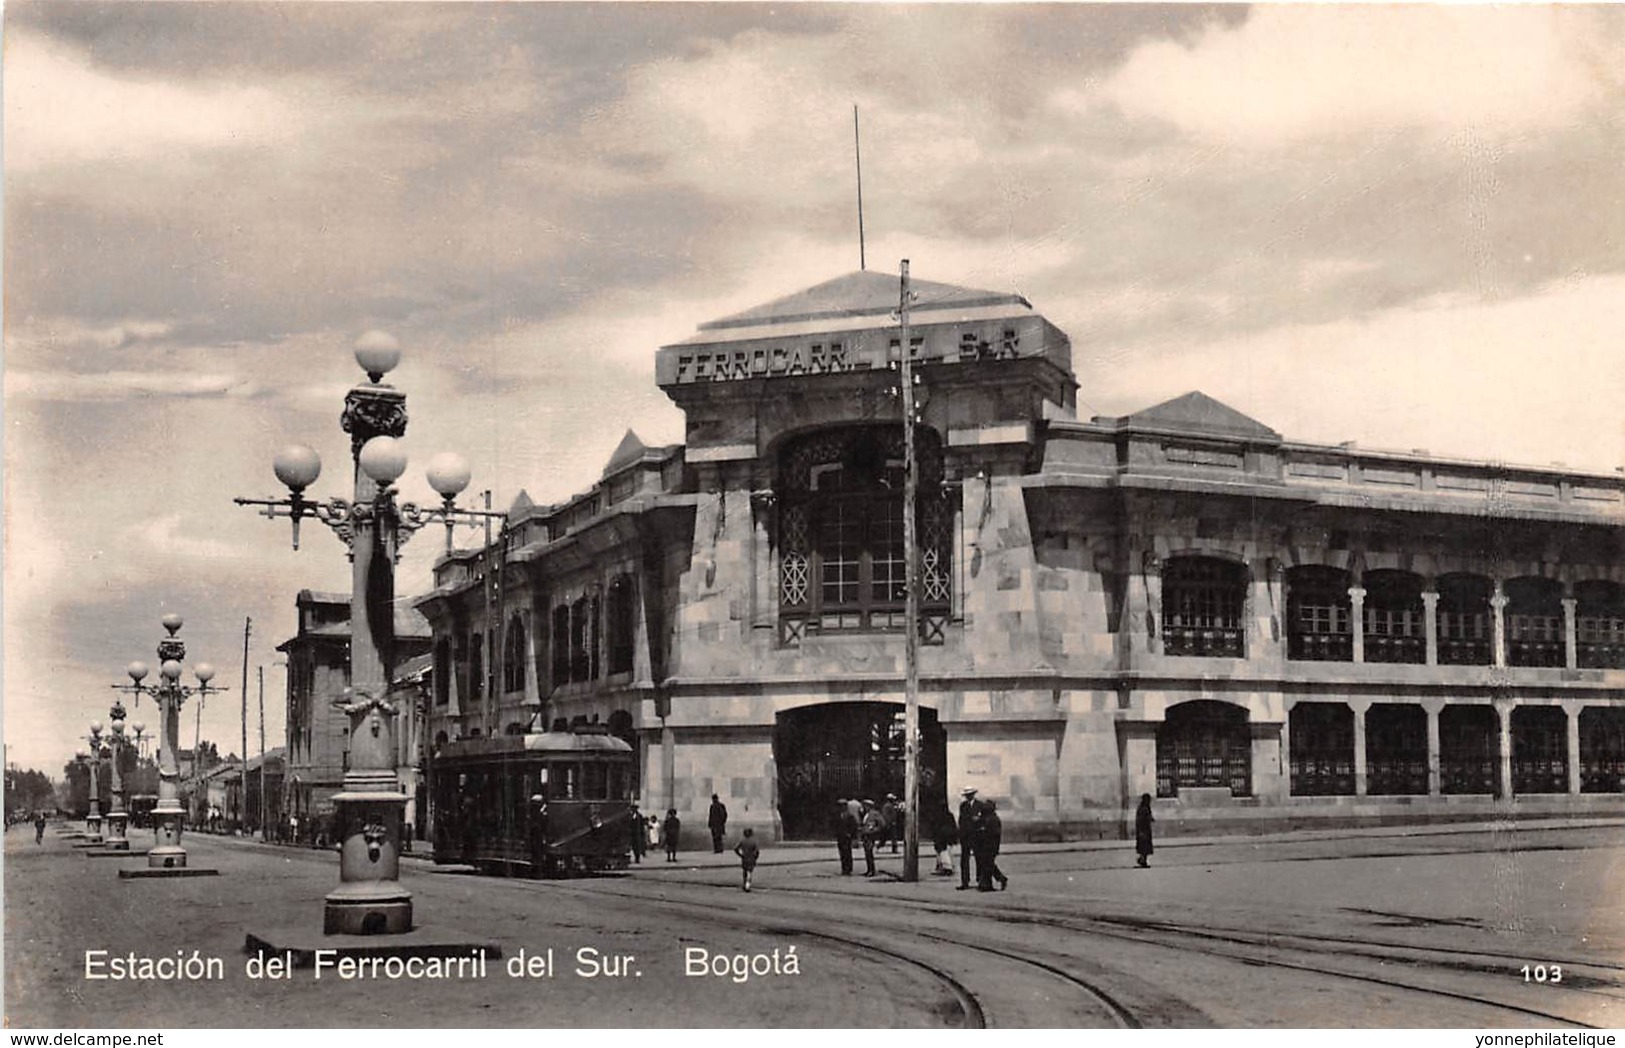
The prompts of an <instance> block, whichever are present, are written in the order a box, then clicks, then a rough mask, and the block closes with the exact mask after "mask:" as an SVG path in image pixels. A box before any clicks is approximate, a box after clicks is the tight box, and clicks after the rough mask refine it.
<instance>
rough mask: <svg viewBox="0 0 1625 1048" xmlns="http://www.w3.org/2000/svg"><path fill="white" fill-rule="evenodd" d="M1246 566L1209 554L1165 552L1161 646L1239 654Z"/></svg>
mask: <svg viewBox="0 0 1625 1048" xmlns="http://www.w3.org/2000/svg"><path fill="white" fill-rule="evenodd" d="M1246 590H1247V570H1246V569H1245V568H1244V567H1242V566H1241V565H1240V564H1235V563H1232V562H1230V561H1226V560H1219V559H1217V558H1214V557H1170V558H1169V559H1168V561H1167V562H1166V563H1165V564H1164V565H1163V569H1162V637H1163V651H1164V652H1165V653H1166V654H1169V655H1212V656H1228V657H1236V658H1239V657H1241V656H1243V655H1245V654H1246V645H1245V641H1244V637H1245V630H1244V629H1243V627H1242V613H1243V609H1244V608H1245V607H1246Z"/></svg>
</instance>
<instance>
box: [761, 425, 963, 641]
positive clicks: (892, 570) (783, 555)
mask: <svg viewBox="0 0 1625 1048" xmlns="http://www.w3.org/2000/svg"><path fill="white" fill-rule="evenodd" d="M915 438H916V439H915V451H916V458H917V461H918V463H919V488H918V491H919V494H918V503H917V512H918V517H917V525H918V526H917V529H916V541H917V542H918V544H919V548H920V632H921V639H922V640H924V641H925V642H926V643H940V642H941V641H942V638H943V631H944V628H945V625H946V621H947V617H948V614H949V612H950V609H951V605H952V601H953V576H952V566H953V543H952V520H953V509H952V504H951V502H950V494H949V492H948V491H947V490H945V489H944V487H943V484H942V449H941V445H940V443H939V442H938V440H937V437H936V434H935V433H934V432H933V431H931V430H929V429H926V428H924V427H920V428H918V429H917V430H916V431H915ZM775 493H776V494H777V495H778V506H779V527H778V535H779V621H780V636H781V639H782V640H783V641H784V642H785V643H787V644H796V643H799V642H800V640H801V639H802V638H804V637H805V636H806V635H807V634H810V633H832V632H851V631H857V632H861V631H883V630H900V629H902V628H903V627H904V618H905V606H906V601H907V596H908V594H907V590H906V587H905V572H906V559H905V558H906V550H905V549H904V545H903V432H902V429H901V428H900V427H897V426H857V427H847V428H843V429H838V430H826V431H822V432H819V433H815V434H812V435H810V436H807V437H803V438H801V439H799V440H797V441H795V442H793V443H791V444H790V445H789V446H788V447H787V448H786V449H785V451H784V453H783V454H782V456H781V458H780V461H779V477H778V483H777V486H776V489H775Z"/></svg>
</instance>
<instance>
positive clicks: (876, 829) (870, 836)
mask: <svg viewBox="0 0 1625 1048" xmlns="http://www.w3.org/2000/svg"><path fill="white" fill-rule="evenodd" d="M862 835H863V865H864V870H863V875H864V876H865V877H873V876H874V875H875V842H876V841H879V840H881V839H883V838H884V837H885V835H886V820H885V819H883V818H882V817H881V815H880V809H879V808H876V807H875V802H874V801H871V800H868V799H865V800H864V802H863V829H862Z"/></svg>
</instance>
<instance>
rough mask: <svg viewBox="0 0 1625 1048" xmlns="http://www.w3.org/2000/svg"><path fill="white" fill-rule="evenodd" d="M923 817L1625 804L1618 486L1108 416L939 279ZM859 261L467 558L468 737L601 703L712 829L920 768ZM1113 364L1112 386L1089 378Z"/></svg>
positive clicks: (915, 316) (1217, 821)
mask: <svg viewBox="0 0 1625 1048" xmlns="http://www.w3.org/2000/svg"><path fill="white" fill-rule="evenodd" d="M914 286H915V291H916V293H917V296H918V300H917V302H916V303H915V304H914V305H913V307H912V308H911V314H912V320H913V326H912V329H911V339H910V343H911V344H910V345H909V346H908V347H906V351H907V352H910V353H911V354H913V357H914V360H915V361H917V363H918V366H917V367H916V368H915V373H916V375H917V377H918V391H919V402H920V408H919V413H918V416H919V417H918V422H917V425H916V434H917V440H916V444H917V447H918V452H919V454H918V459H919V474H918V476H919V482H920V483H919V498H918V507H917V514H918V516H917V535H918V536H919V541H918V545H919V548H920V557H921V575H922V580H921V604H920V607H921V615H920V620H919V623H918V629H919V637H920V641H921V649H920V676H921V687H920V704H921V718H920V723H921V743H922V747H921V753H922V810H925V811H927V812H928V813H929V812H931V811H935V812H938V813H940V812H944V811H946V810H947V809H948V807H949V806H950V801H951V799H952V800H957V795H958V792H959V790H960V789H961V788H963V787H966V786H973V787H975V788H976V789H977V790H978V791H979V792H980V794H981V796H983V797H988V798H993V799H995V800H996V801H997V802H998V804H999V809H1000V812H1001V814H1002V816H1003V819H1004V826H1005V832H1006V834H1007V835H1008V836H1010V837H1011V838H1013V839H1050V840H1054V839H1071V838H1080V837H1091V838H1092V837H1117V836H1120V835H1122V834H1124V833H1125V832H1126V829H1127V828H1130V827H1131V826H1132V821H1133V818H1132V816H1133V810H1134V807H1135V804H1136V802H1137V800H1138V798H1139V796H1140V795H1141V794H1143V793H1149V794H1151V795H1152V796H1153V797H1155V798H1156V802H1155V806H1156V812H1157V819H1158V825H1159V830H1160V831H1161V832H1164V833H1189V832H1225V831H1244V830H1247V829H1251V828H1256V829H1263V828H1266V827H1268V828H1283V827H1289V826H1317V825H1318V826H1333V825H1354V824H1362V823H1363V824H1372V823H1379V822H1392V821H1420V820H1432V819H1440V820H1444V819H1453V818H1482V817H1484V816H1486V815H1489V814H1494V815H1498V816H1507V815H1510V816H1513V817H1523V816H1535V815H1540V816H1553V815H1569V814H1585V813H1604V812H1606V813H1609V814H1618V813H1620V812H1625V474H1621V473H1617V472H1616V473H1612V474H1602V475H1598V474H1587V473H1580V472H1575V471H1572V470H1568V469H1565V468H1561V467H1523V466H1509V465H1505V464H1500V463H1489V462H1476V461H1463V460H1457V459H1448V458H1441V457H1437V456H1433V455H1429V454H1427V453H1425V452H1420V451H1414V452H1386V451H1372V450H1365V449H1361V448H1358V447H1355V446H1354V445H1351V444H1344V445H1330V446H1328V445H1319V444H1309V443H1303V442H1298V441H1294V440H1291V439H1288V438H1287V437H1284V436H1283V435H1281V434H1280V433H1277V432H1276V431H1275V430H1273V429H1271V428H1270V427H1269V426H1268V425H1267V424H1266V423H1265V422H1263V421H1260V420H1256V419H1253V418H1249V417H1247V416H1246V415H1244V414H1242V413H1241V412H1239V411H1236V410H1234V409H1233V408H1231V407H1229V406H1227V405H1225V404H1222V403H1219V402H1218V401H1216V400H1213V399H1212V398H1210V397H1207V396H1205V395H1203V394H1202V393H1199V392H1192V393H1188V394H1186V395H1184V396H1181V397H1178V398H1175V399H1173V400H1170V401H1167V402H1166V403H1162V404H1156V405H1152V406H1148V407H1146V408H1145V409H1144V410H1142V411H1138V412H1136V413H1134V414H1130V415H1126V416H1123V417H1096V418H1091V419H1080V418H1077V417H1076V412H1075V404H1076V399H1075V390H1076V389H1077V386H1078V382H1079V380H1080V377H1078V376H1074V374H1073V371H1072V366H1071V348H1070V343H1069V341H1068V338H1067V336H1066V335H1065V334H1064V333H1062V332H1061V331H1060V330H1058V329H1057V328H1056V327H1055V326H1054V325H1052V324H1051V323H1049V322H1048V321H1047V320H1045V319H1044V317H1043V316H1041V315H1040V314H1039V313H1038V312H1037V311H1036V310H1035V309H1034V308H1033V307H1032V306H1031V305H1030V304H1029V303H1028V302H1027V301H1026V300H1025V299H1023V298H1021V297H1020V296H1018V295H1014V294H1008V293H999V292H990V291H979V290H975V289H970V288H962V287H955V286H951V285H945V284H935V283H929V282H920V281H916V282H915V285H914ZM897 298H898V290H897V280H896V278H895V277H893V276H889V275H884V274H879V273H869V272H860V273H852V274H849V275H846V276H842V277H839V278H836V279H834V280H831V281H828V282H826V283H823V284H820V285H818V286H815V287H812V288H809V289H807V290H805V291H802V292H799V293H796V294H793V295H790V296H788V297H785V298H782V299H779V300H777V301H774V302H770V303H768V304H766V305H764V306H761V307H759V308H756V309H752V310H748V311H746V312H743V313H740V314H738V315H735V316H731V317H727V318H723V319H720V320H715V321H711V322H708V323H704V324H701V325H700V326H699V329H698V331H697V332H696V333H695V334H694V335H692V336H691V337H688V338H686V339H683V340H682V341H679V342H674V343H672V344H670V345H667V346H665V347H663V348H661V349H660V350H659V351H658V353H657V356H656V377H657V381H658V383H659V385H660V387H661V388H662V390H664V391H665V392H666V394H667V395H668V396H670V397H671V398H672V400H673V401H674V402H675V403H676V404H677V406H678V407H679V408H681V409H682V411H683V412H684V413H685V416H686V432H685V440H684V443H683V444H681V445H674V446H666V447H648V446H645V445H644V444H643V443H642V442H641V441H639V440H638V439H637V438H636V436H635V435H633V434H631V433H628V434H627V436H626V438H625V439H624V440H623V441H622V443H621V445H620V447H619V448H618V449H617V450H616V452H615V453H614V455H613V456H612V457H611V459H610V461H609V462H608V464H607V465H606V466H605V468H604V470H603V474H602V476H601V478H600V480H599V482H598V483H596V484H595V485H593V486H592V487H591V489H589V490H587V491H585V492H583V493H581V494H580V495H578V496H576V497H574V498H572V499H570V500H568V501H566V502H564V503H562V504H559V505H553V506H540V505H534V504H532V503H531V501H530V500H529V499H528V498H526V497H524V496H523V495H522V496H521V497H520V498H519V499H518V500H517V501H516V503H515V505H514V506H513V508H512V510H511V512H510V514H509V517H508V521H507V525H506V527H505V528H504V530H503V534H502V537H501V540H500V542H498V543H495V544H493V545H492V546H490V547H487V548H485V549H476V550H468V551H458V552H454V553H451V554H448V555H446V556H445V557H444V558H442V559H441V560H440V561H439V563H438V564H437V565H436V568H435V577H434V584H435V588H434V590H433V592H432V593H430V594H429V595H428V596H427V597H425V598H423V599H422V600H421V601H420V602H419V604H418V607H419V609H420V610H421V611H422V612H423V613H424V615H425V617H426V618H427V619H428V621H429V623H430V626H431V629H432V633H433V649H432V661H433V672H432V674H431V675H430V678H431V679H432V689H431V690H432V693H433V694H432V700H431V701H430V702H429V703H428V726H427V728H426V735H427V736H428V737H429V738H430V739H431V740H432V741H431V743H430V745H431V747H432V746H433V745H435V744H436V743H442V744H443V743H444V742H445V741H447V740H450V739H455V738H461V737H467V736H469V735H472V734H476V733H481V732H483V733H487V734H488V733H491V732H495V731H502V732H510V733H518V732H524V731H526V730H538V729H540V728H551V727H559V728H568V727H570V726H572V725H578V724H582V723H593V722H597V723H599V724H601V725H603V726H604V728H605V729H606V730H608V731H609V732H611V733H613V734H616V735H619V736H621V737H623V738H625V739H626V740H627V741H628V742H630V743H631V744H632V745H633V746H634V747H635V748H636V750H637V752H638V754H639V772H638V774H639V792H640V796H641V799H642V803H643V807H644V809H645V810H646V811H663V810H664V809H666V808H668V807H672V808H676V809H677V811H678V813H679V815H680V816H682V817H683V820H684V824H685V826H686V827H689V828H690V829H692V830H693V832H694V833H695V834H696V836H697V837H698V836H699V835H703V833H704V829H703V827H704V821H705V820H704V814H705V810H706V807H707V805H708V803H709V801H710V795H711V794H713V793H715V794H717V795H719V796H720V797H721V798H722V800H723V801H724V802H725V803H726V804H727V805H728V809H729V813H730V820H729V827H730V833H732V832H736V831H737V830H738V829H740V828H743V827H744V826H752V827H754V828H755V829H756V832H757V833H758V834H759V835H760V836H763V837H765V838H767V839H769V840H776V839H787V838H788V839H794V838H820V837H827V836H829V835H830V816H831V813H832V812H833V809H834V801H835V799H836V798H837V797H844V798H850V797H853V796H859V797H872V798H874V799H876V800H879V799H881V798H882V797H883V796H884V795H885V793H887V792H894V793H897V794H899V795H901V793H902V790H901V786H902V743H903V734H902V703H903V638H902V630H903V628H904V614H903V608H904V589H903V571H904V554H903V539H902V523H903V520H902V518H903V512H904V507H903V485H902V467H903V437H904V434H903V428H902V426H903V423H902V418H901V407H900V403H899V398H898V397H897V395H896V393H895V387H896V385H897V382H898V374H897V372H896V371H895V370H894V368H893V367H892V365H893V364H895V363H896V362H897V361H898V360H899V359H900V358H899V354H900V353H901V352H903V351H904V347H902V346H901V345H900V337H899V328H898V325H897V323H896V320H895V318H894V316H893V313H894V311H895V309H896V306H897ZM1081 380H1082V381H1084V382H1087V381H1088V376H1087V375H1084V376H1081Z"/></svg>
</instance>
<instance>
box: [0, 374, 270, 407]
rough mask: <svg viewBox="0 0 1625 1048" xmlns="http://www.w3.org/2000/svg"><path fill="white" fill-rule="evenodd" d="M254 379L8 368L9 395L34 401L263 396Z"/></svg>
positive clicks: (226, 375)
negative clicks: (77, 372) (80, 372)
mask: <svg viewBox="0 0 1625 1048" xmlns="http://www.w3.org/2000/svg"><path fill="white" fill-rule="evenodd" d="M263 393H264V390H263V389H262V388H261V387H260V386H259V385H258V384H257V383H254V382H250V381H245V380H244V379H243V378H241V377H240V376H238V375H233V374H229V373H222V372H216V373H213V374H203V375H197V374H186V373H181V372H173V371H105V372H101V373H97V374H72V373H68V372H51V371H18V370H16V369H14V368H13V369H7V372H6V396H7V397H8V398H9V397H13V396H17V397H27V398H30V399H32V400H129V399H132V398H140V399H152V398H165V399H174V398H190V397H229V398H238V399H240V398H245V397H257V396H261V395H263Z"/></svg>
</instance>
